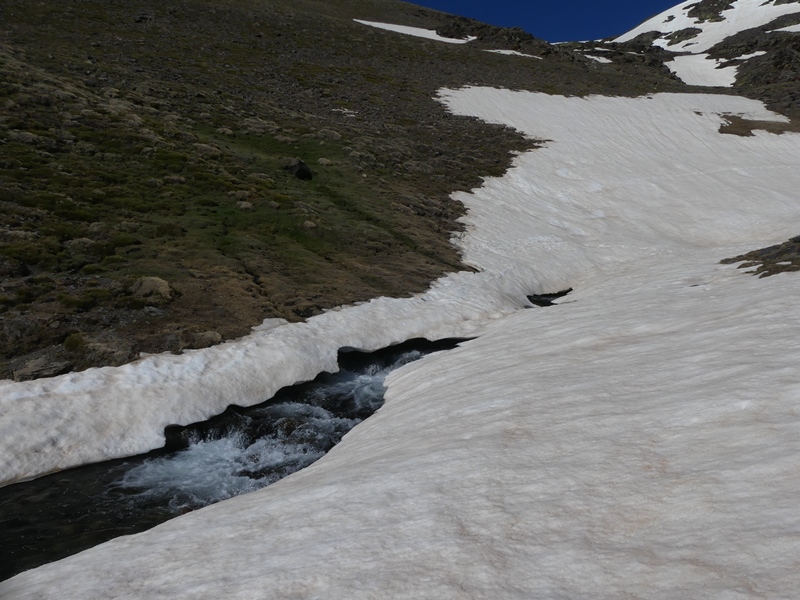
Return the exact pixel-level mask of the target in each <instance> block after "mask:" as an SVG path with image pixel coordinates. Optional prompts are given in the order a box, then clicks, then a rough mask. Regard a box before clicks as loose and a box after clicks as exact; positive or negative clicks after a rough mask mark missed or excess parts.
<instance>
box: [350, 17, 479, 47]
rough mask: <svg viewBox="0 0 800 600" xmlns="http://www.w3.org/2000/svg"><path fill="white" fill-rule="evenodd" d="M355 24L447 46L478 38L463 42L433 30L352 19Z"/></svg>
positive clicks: (470, 38) (466, 39) (468, 38)
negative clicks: (443, 43) (434, 41)
mask: <svg viewBox="0 0 800 600" xmlns="http://www.w3.org/2000/svg"><path fill="white" fill-rule="evenodd" d="M353 20H354V21H355V22H356V23H361V24H362V25H369V26H370V27H377V28H378V29H385V30H387V31H394V32H396V33H402V34H404V35H411V36H414V37H420V38H425V39H427V40H436V41H437V42H447V43H448V44H466V43H468V42H471V41H473V40H476V39H478V38H476V37H472V36H470V37H467V38H465V39H463V40H457V39H453V38H448V37H442V36H441V35H439V34H438V33H436V31H434V30H433V29H421V28H420V27H409V26H407V25H392V24H391V23H378V22H376V21H362V20H360V19H353Z"/></svg>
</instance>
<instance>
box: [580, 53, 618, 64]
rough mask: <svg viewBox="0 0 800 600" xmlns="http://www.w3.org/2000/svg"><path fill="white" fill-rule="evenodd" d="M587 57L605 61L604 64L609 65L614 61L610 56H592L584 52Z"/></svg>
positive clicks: (600, 61) (601, 61)
mask: <svg viewBox="0 0 800 600" xmlns="http://www.w3.org/2000/svg"><path fill="white" fill-rule="evenodd" d="M584 56H585V57H586V58H591V59H592V60H593V61H596V62H599V63H603V64H604V65H609V64H611V63H613V62H614V61H613V60H611V59H610V58H606V57H605V56H592V55H591V54H584Z"/></svg>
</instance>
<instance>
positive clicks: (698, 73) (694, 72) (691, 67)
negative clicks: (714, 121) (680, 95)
mask: <svg viewBox="0 0 800 600" xmlns="http://www.w3.org/2000/svg"><path fill="white" fill-rule="evenodd" d="M765 54H766V52H764V51H762V50H759V51H757V52H753V53H752V54H744V55H742V56H738V57H737V58H735V59H732V60H737V61H739V60H749V59H751V58H756V57H758V56H763V55H765ZM730 62H731V61H729V60H722V59H714V58H710V57H709V56H708V54H690V55H684V56H676V57H675V58H673V59H672V60H671V61H669V62H666V63H664V64H666V65H667V67H668V68H669V70H670V71H672V72H673V73H675V74H676V75H677V76H678V77H680V78H681V80H682V81H683V82H684V83H687V84H689V85H704V86H711V87H733V85H734V84H735V83H736V76H737V74H738V72H739V65H738V64H737V65H731V64H730Z"/></svg>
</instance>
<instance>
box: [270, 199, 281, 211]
mask: <svg viewBox="0 0 800 600" xmlns="http://www.w3.org/2000/svg"><path fill="white" fill-rule="evenodd" d="M267 206H269V207H270V208H274V209H275V210H278V209H279V208H280V207H281V205H280V204H278V203H277V202H275V200H270V201H269V202H267Z"/></svg>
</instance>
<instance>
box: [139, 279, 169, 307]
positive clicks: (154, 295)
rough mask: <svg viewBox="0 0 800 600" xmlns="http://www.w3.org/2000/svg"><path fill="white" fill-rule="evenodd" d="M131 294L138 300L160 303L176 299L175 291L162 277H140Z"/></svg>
mask: <svg viewBox="0 0 800 600" xmlns="http://www.w3.org/2000/svg"><path fill="white" fill-rule="evenodd" d="M131 292H132V293H133V295H134V296H136V297H137V298H148V299H152V300H155V301H160V302H169V301H170V300H172V299H173V298H174V297H175V290H174V289H173V288H172V287H171V286H170V284H169V283H167V282H166V281H165V280H164V279H161V277H140V278H139V279H137V280H136V283H134V284H133V285H132V286H131Z"/></svg>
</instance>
